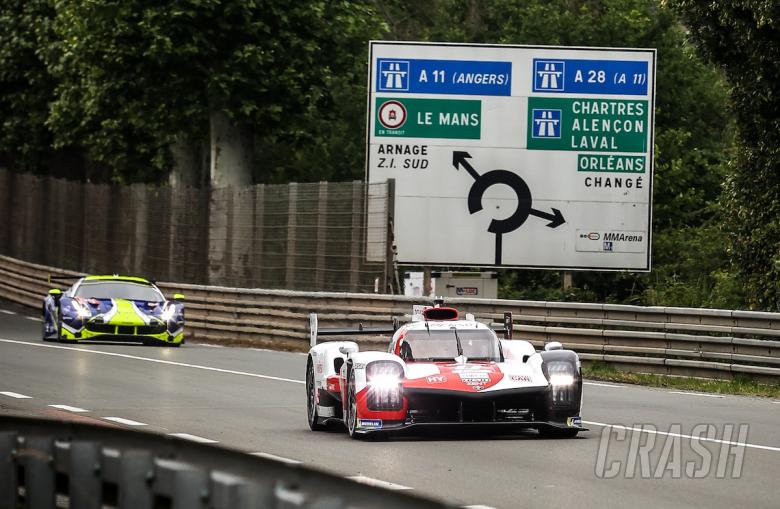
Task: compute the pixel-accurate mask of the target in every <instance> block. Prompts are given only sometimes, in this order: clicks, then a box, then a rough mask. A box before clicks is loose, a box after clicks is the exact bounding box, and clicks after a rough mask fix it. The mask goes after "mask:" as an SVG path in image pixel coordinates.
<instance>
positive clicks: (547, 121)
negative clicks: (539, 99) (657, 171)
mask: <svg viewBox="0 0 780 509" xmlns="http://www.w3.org/2000/svg"><path fill="white" fill-rule="evenodd" d="M532 118H533V124H534V125H533V128H532V129H531V136H532V137H533V138H556V139H558V138H560V137H561V110H550V109H535V110H533V112H532Z"/></svg>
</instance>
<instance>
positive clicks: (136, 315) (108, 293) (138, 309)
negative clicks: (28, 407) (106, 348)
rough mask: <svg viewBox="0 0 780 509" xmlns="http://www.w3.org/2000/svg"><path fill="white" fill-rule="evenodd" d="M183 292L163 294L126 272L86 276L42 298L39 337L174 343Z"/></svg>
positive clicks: (179, 337) (180, 326)
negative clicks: (120, 274) (114, 274)
mask: <svg viewBox="0 0 780 509" xmlns="http://www.w3.org/2000/svg"><path fill="white" fill-rule="evenodd" d="M183 300H184V297H183V296H181V295H179V294H177V295H174V297H173V300H170V301H169V300H166V299H165V297H163V294H162V292H160V290H159V289H158V288H157V286H155V285H154V284H153V283H152V282H150V281H148V280H146V279H143V278H139V277H128V276H86V277H83V278H81V279H79V280H78V281H76V283H75V284H74V285H73V286H71V287H70V288H69V289H68V290H67V291H65V292H62V291H60V290H58V289H53V290H50V291H49V295H47V296H46V298H45V299H44V301H43V340H44V341H62V342H78V341H82V340H101V341H135V342H142V343H144V344H158V345H168V346H179V345H180V344H181V343H182V341H183V340H184V302H183Z"/></svg>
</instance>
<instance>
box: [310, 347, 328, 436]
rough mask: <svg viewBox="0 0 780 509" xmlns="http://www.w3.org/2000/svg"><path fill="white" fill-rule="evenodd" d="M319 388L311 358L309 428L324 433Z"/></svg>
mask: <svg viewBox="0 0 780 509" xmlns="http://www.w3.org/2000/svg"><path fill="white" fill-rule="evenodd" d="M316 391H317V386H316V385H315V383H314V365H313V364H312V362H311V357H309V360H308V361H307V362H306V418H307V420H308V421H309V428H310V429H311V430H312V431H322V430H324V429H325V425H324V424H320V418H319V416H318V415H317V393H316Z"/></svg>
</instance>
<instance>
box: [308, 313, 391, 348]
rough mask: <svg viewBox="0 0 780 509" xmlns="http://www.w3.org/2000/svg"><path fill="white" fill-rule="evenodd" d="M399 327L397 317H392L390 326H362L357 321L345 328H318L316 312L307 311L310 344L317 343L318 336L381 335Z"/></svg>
mask: <svg viewBox="0 0 780 509" xmlns="http://www.w3.org/2000/svg"><path fill="white" fill-rule="evenodd" d="M398 327H400V323H399V321H398V317H395V316H394V317H393V326H392V327H363V324H362V323H358V326H357V328H354V329H349V328H347V329H345V328H326V329H320V328H319V320H318V318H317V313H309V344H310V345H311V346H316V345H317V338H318V337H319V336H361V335H363V336H370V335H377V336H378V335H382V334H395V331H397V330H398Z"/></svg>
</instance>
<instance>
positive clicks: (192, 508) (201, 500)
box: [153, 459, 210, 509]
mask: <svg viewBox="0 0 780 509" xmlns="http://www.w3.org/2000/svg"><path fill="white" fill-rule="evenodd" d="M153 489H154V492H155V494H161V495H163V496H167V497H168V498H170V501H171V509H199V508H200V509H206V508H207V507H209V498H210V492H209V474H208V472H207V471H205V470H202V469H200V468H195V467H193V466H191V465H188V464H186V463H180V462H178V461H171V460H161V459H157V460H155V477H154V487H153Z"/></svg>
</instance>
